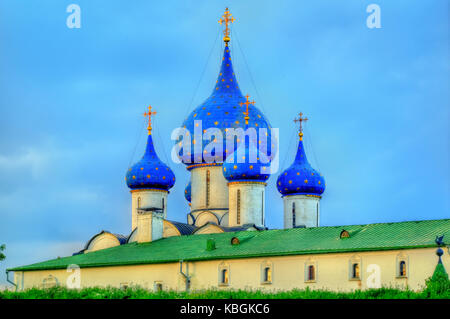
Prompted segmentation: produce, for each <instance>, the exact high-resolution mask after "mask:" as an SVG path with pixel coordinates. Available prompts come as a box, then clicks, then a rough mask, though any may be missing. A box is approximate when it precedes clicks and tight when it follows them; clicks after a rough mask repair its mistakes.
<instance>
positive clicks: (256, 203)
mask: <svg viewBox="0 0 450 319" xmlns="http://www.w3.org/2000/svg"><path fill="white" fill-rule="evenodd" d="M238 190H240V192H241V195H240V197H241V199H240V223H239V224H238V223H237V191H238ZM228 194H229V208H228V209H229V215H228V226H240V225H244V224H255V225H257V226H264V219H265V216H264V214H265V204H264V202H265V185H264V184H261V183H230V184H229V185H228Z"/></svg>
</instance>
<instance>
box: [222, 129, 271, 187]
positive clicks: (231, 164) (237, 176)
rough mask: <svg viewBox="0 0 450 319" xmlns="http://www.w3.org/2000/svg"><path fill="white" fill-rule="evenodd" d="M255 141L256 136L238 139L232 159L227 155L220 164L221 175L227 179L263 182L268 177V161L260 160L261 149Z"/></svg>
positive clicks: (230, 180) (231, 180)
mask: <svg viewBox="0 0 450 319" xmlns="http://www.w3.org/2000/svg"><path fill="white" fill-rule="evenodd" d="M247 128H248V127H246V129H247ZM256 143H257V142H256V138H251V137H250V136H247V135H245V136H244V139H243V140H241V141H239V140H238V147H237V149H236V151H235V152H234V153H233V158H232V160H231V157H228V159H227V160H226V161H225V163H223V165H222V172H223V176H224V177H225V179H226V180H227V181H229V182H265V181H266V180H267V179H268V178H269V177H270V173H269V172H270V169H269V168H270V162H268V163H263V162H262V159H263V157H261V155H262V150H261V148H258V147H257V146H256Z"/></svg>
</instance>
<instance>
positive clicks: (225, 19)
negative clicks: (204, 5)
mask: <svg viewBox="0 0 450 319" xmlns="http://www.w3.org/2000/svg"><path fill="white" fill-rule="evenodd" d="M234 21H235V19H234V18H233V16H232V15H231V13H230V10H228V7H227V8H225V12H224V14H223V15H222V18H220V20H219V23H220V24H222V23H225V30H223V41H224V42H225V45H228V42H230V28H229V27H228V25H229V24H230V23H233V22H234Z"/></svg>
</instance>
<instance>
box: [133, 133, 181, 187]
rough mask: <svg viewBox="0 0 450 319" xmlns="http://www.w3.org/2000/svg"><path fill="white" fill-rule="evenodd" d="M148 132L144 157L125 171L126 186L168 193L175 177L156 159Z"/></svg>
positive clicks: (167, 167)
mask: <svg viewBox="0 0 450 319" xmlns="http://www.w3.org/2000/svg"><path fill="white" fill-rule="evenodd" d="M150 130H151V128H150V129H149V135H148V139H147V147H146V149H145V154H144V156H143V157H142V158H141V160H140V161H139V162H137V163H136V164H134V165H133V166H131V168H129V169H128V171H127V175H126V181H127V185H128V187H129V188H131V189H149V188H150V189H160V190H166V191H168V190H169V189H170V188H172V187H173V185H174V184H175V175H174V174H173V172H172V170H171V169H170V168H169V166H167V165H166V164H164V163H163V162H162V161H161V160H160V159H159V158H158V155H157V154H156V152H155V148H154V146H153V140H152V135H151V133H150Z"/></svg>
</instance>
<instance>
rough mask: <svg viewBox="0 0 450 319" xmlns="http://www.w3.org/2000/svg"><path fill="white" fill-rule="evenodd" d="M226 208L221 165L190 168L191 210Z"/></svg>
mask: <svg viewBox="0 0 450 319" xmlns="http://www.w3.org/2000/svg"><path fill="white" fill-rule="evenodd" d="M207 171H209V172H210V182H209V204H208V205H207V204H206V174H207ZM214 208H228V187H227V180H226V179H225V177H223V174H222V166H202V167H197V168H194V169H192V170H191V211H195V210H197V209H214Z"/></svg>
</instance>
